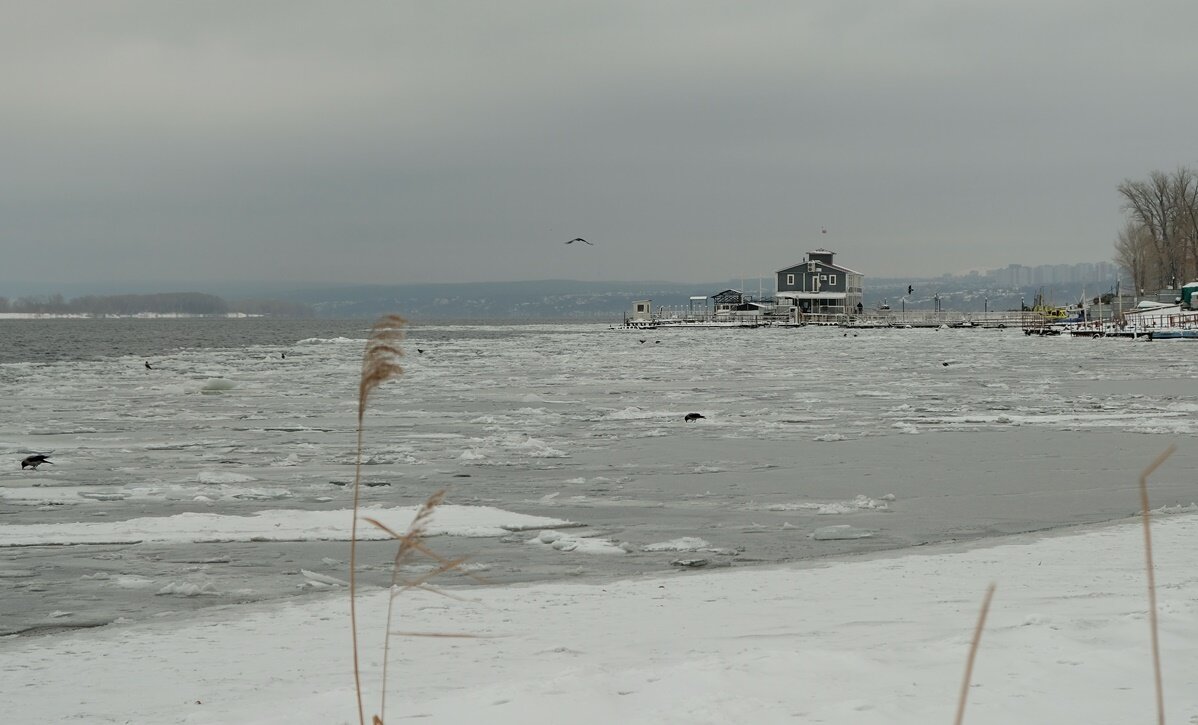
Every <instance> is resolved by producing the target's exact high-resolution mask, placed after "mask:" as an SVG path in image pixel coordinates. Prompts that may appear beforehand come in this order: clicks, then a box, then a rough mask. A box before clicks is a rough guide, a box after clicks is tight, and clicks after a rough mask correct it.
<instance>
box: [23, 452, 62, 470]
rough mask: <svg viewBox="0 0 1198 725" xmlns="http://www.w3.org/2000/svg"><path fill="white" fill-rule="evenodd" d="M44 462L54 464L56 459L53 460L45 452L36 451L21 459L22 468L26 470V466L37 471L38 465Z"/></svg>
mask: <svg viewBox="0 0 1198 725" xmlns="http://www.w3.org/2000/svg"><path fill="white" fill-rule="evenodd" d="M43 463H49V464H50V465H51V466H53V465H54V461H51V460H50V457H49V456H48V455H47V454H45V453H35V454H33V455H32V456H25V457H24V458H22V459H21V470H22V471H24V470H25V469H26V468H32V469H33V470H35V471H36V470H37V467H38V466H40V465H42V464H43Z"/></svg>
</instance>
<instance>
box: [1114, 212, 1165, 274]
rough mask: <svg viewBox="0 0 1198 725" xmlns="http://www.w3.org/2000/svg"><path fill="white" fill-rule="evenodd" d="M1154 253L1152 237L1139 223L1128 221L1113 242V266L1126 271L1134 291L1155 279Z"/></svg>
mask: <svg viewBox="0 0 1198 725" xmlns="http://www.w3.org/2000/svg"><path fill="white" fill-rule="evenodd" d="M1154 260H1155V251H1154V248H1153V245H1152V236H1151V235H1150V234H1149V233H1148V232H1147V231H1146V230H1145V229H1144V227H1142V226H1140V225H1139V223H1137V222H1134V221H1131V220H1128V222H1127V223H1126V224H1125V225H1124V226H1123V228H1122V229H1120V230H1119V236H1118V238H1116V240H1115V260H1114V261H1115V264H1117V265H1119V267H1121V268H1122V269H1125V270H1127V273H1128V274H1130V275H1131V283H1132V285H1133V286H1134V288H1135V289H1136V290H1142V289H1145V288H1147V287H1148V285H1149V281H1148V280H1149V279H1155V276H1156V270H1155V266H1156V264H1155V261H1154Z"/></svg>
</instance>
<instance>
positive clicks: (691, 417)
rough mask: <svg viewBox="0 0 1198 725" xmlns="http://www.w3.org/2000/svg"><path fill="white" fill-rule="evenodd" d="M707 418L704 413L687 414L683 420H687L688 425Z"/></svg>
mask: <svg viewBox="0 0 1198 725" xmlns="http://www.w3.org/2000/svg"><path fill="white" fill-rule="evenodd" d="M706 417H707V416H705V415H703V414H702V413H687V414H686V417H684V418H683V420H685V421H686V422H687V423H694V422H695V421H696V420H699V419H700V418H706Z"/></svg>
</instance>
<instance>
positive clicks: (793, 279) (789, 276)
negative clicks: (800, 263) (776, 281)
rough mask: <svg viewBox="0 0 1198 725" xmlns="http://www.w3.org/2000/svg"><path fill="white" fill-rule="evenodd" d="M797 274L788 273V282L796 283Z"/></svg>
mask: <svg viewBox="0 0 1198 725" xmlns="http://www.w3.org/2000/svg"><path fill="white" fill-rule="evenodd" d="M794 283H795V276H794V275H793V274H788V275H786V284H794Z"/></svg>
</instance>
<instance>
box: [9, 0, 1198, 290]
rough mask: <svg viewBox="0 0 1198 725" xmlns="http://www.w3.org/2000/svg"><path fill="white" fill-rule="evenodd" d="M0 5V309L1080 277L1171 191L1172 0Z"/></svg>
mask: <svg viewBox="0 0 1198 725" xmlns="http://www.w3.org/2000/svg"><path fill="white" fill-rule="evenodd" d="M0 8H3V18H2V21H0V89H3V91H2V95H0V104H2V105H0V110H2V112H0V247H2V250H3V253H4V254H3V263H2V266H0V294H4V289H3V283H4V282H5V281H11V280H14V279H17V278H28V277H30V276H36V277H38V278H40V279H44V280H45V281H46V282H47V284H48V285H49V286H50V287H53V285H54V284H60V283H72V282H81V281H82V282H100V281H121V280H133V279H143V280H144V279H169V280H195V281H197V282H202V281H205V280H228V281H246V280H266V281H295V282H309V281H311V282H371V283H406V282H420V281H429V282H455V281H480V280H486V281H502V280H519V279H543V278H570V279H587V280H635V279H663V280H674V281H707V280H720V279H728V278H732V277H738V276H740V275H746V276H754V275H759V274H766V273H771V272H773V271H774V270H776V269H779V268H781V267H784V266H787V265H789V264H792V263H794V262H797V261H799V260H800V259H801V258H802V257H803V255H804V253H805V252H807V251H808V250H810V249H813V248H816V247H820V246H824V247H827V248H829V249H832V250H834V251H836V252H838V253H839V255H840V256H839V257H838V259H837V261H839V262H843V263H844V264H846V265H847V266H850V267H853V268H856V269H858V270H859V271H861V272H864V273H865V274H866V275H867V276H915V275H922V276H927V275H929V274H939V273H942V272H962V271H967V270H969V269H971V268H975V269H984V268H987V267H996V266H1004V265H1006V264H1008V263H1010V262H1019V263H1022V264H1029V265H1034V264H1059V263H1074V262H1093V261H1099V260H1103V259H1109V258H1110V257H1111V247H1112V243H1113V241H1114V238H1115V234H1116V232H1117V230H1118V227H1119V225H1120V224H1121V220H1122V213H1121V211H1120V208H1119V207H1120V199H1119V197H1118V195H1117V193H1116V186H1117V185H1118V184H1119V182H1120V181H1122V180H1123V179H1125V178H1142V177H1144V176H1146V175H1147V174H1148V172H1150V171H1151V170H1153V169H1161V170H1164V171H1172V170H1173V169H1175V168H1176V167H1177V166H1179V165H1190V166H1198V151H1196V149H1195V147H1196V142H1198V126H1196V125H1195V123H1194V119H1195V118H1198V89H1195V79H1196V75H1195V73H1196V68H1198V41H1196V36H1195V28H1198V3H1195V2H1193V0H1146V1H1145V2H1140V3H1130V2H1126V0H1118V1H1112V2H1108V1H1106V0H1084V1H1083V0H1049V1H1047V2H1046V1H1045V0H993V1H990V2H968V1H966V0H907V1H904V0H829V1H827V2H823V1H819V0H806V1H804V2H798V1H796V0H778V1H776V2H732V1H729V2H720V3H716V2H701V1H696V0H680V1H678V2H652V1H650V0H635V1H629V2H619V1H613V0H607V1H604V2H587V3H576V2H564V1H562V0H553V1H546V2H532V1H526V0H505V2H489V1H488V2H482V1H480V2H444V1H442V2H346V3H331V2H322V3H314V2H307V1H305V0H287V1H285V2H247V1H245V0H239V1H238V2H211V1H209V2H163V1H162V0H152V1H149V2H135V1H129V2H100V1H92V0H80V1H79V2H24V3H14V2H3V3H2V4H0ZM821 228H826V229H827V233H826V234H821ZM576 236H583V237H585V238H587V239H588V240H590V241H592V242H594V246H593V247H587V246H583V245H578V244H575V245H571V246H568V247H567V246H565V245H564V244H563V242H564V241H565V240H567V239H570V238H572V237H576Z"/></svg>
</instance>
